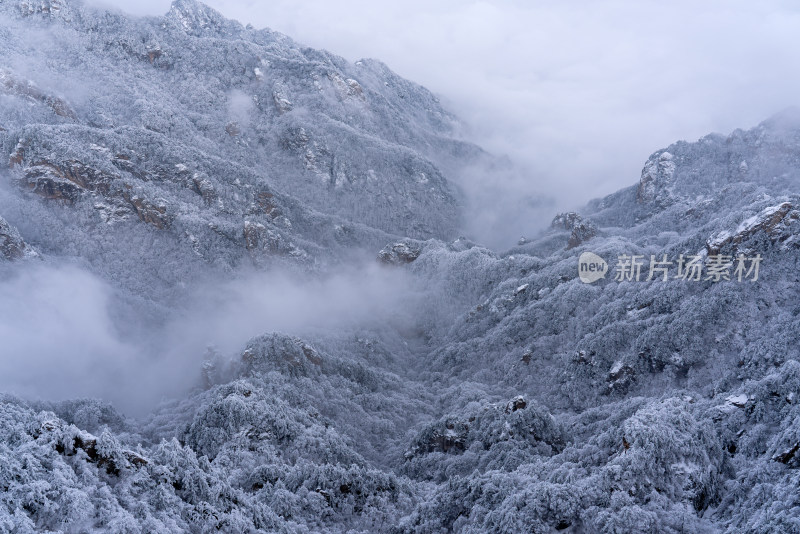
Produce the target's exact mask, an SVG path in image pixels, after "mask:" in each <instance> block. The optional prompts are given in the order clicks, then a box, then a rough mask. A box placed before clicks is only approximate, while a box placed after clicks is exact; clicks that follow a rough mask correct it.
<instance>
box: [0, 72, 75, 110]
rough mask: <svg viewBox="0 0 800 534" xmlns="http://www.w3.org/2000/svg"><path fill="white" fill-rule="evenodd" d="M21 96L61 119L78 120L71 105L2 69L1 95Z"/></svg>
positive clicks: (0, 79)
mask: <svg viewBox="0 0 800 534" xmlns="http://www.w3.org/2000/svg"><path fill="white" fill-rule="evenodd" d="M3 92H5V93H6V94H10V95H17V96H21V97H24V98H27V99H30V100H33V101H35V102H39V103H41V104H44V105H45V106H47V107H49V108H50V109H51V110H52V111H53V113H55V114H56V115H58V116H59V117H63V118H67V119H71V120H73V121H77V120H78V116H77V115H76V114H75V112H74V111H73V110H72V108H71V107H70V106H69V104H68V103H67V102H66V101H65V100H63V99H61V98H59V97H57V96H53V95H49V94H46V93H45V92H43V91H42V90H41V89H39V88H38V87H36V85H35V84H34V83H33V82H32V81H30V80H24V79H22V78H20V77H18V76H16V75H15V74H14V73H12V72H11V71H9V70H6V69H0V93H3Z"/></svg>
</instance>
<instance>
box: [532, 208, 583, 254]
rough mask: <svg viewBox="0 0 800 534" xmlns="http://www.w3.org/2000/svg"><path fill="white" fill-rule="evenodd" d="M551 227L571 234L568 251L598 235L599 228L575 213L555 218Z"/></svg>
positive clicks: (559, 215)
mask: <svg viewBox="0 0 800 534" xmlns="http://www.w3.org/2000/svg"><path fill="white" fill-rule="evenodd" d="M550 227H551V228H554V229H557V230H567V231H569V232H570V236H569V241H568V242H567V250H569V249H572V248H575V247H577V246H578V245H580V244H581V243H584V242H586V241H589V240H590V239H591V238H593V237H595V236H596V235H597V227H596V226H595V225H594V224H592V223H591V222H588V221H584V220H583V218H582V217H581V216H580V215H578V214H577V213H575V212H567V213H559V214H558V215H556V216H555V217H554V218H553V222H552V223H550ZM522 244H524V243H522Z"/></svg>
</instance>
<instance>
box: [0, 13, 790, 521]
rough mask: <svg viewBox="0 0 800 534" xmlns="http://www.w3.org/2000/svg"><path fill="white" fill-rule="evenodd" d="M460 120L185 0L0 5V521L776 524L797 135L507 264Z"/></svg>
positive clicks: (355, 69) (660, 159)
mask: <svg viewBox="0 0 800 534" xmlns="http://www.w3.org/2000/svg"><path fill="white" fill-rule="evenodd" d="M458 130H459V123H458V120H457V119H456V118H455V117H454V116H453V115H451V114H450V113H448V112H447V111H446V110H445V109H444V108H443V107H442V106H441V104H440V103H439V101H438V100H437V99H436V98H435V97H434V96H433V95H432V94H431V93H430V92H428V91H427V90H426V89H424V88H423V87H421V86H419V85H416V84H414V83H412V82H409V81H407V80H404V79H402V78H400V77H399V76H397V75H396V74H394V73H393V72H392V71H390V70H389V69H388V68H387V67H386V66H385V65H383V64H382V63H380V62H378V61H374V60H363V61H358V62H356V63H350V62H348V61H346V60H344V59H342V58H339V57H337V56H334V55H332V54H330V53H328V52H324V51H319V50H314V49H310V48H307V47H303V46H302V45H299V44H297V43H295V42H294V41H292V40H291V39H290V38H288V37H286V36H284V35H281V34H279V33H276V32H272V31H269V30H255V29H252V28H251V27H243V26H241V25H240V24H239V23H237V22H234V21H230V20H226V19H225V18H223V17H222V16H221V15H220V14H218V13H216V12H215V11H213V10H211V9H210V8H208V7H206V6H204V5H202V4H200V3H198V2H195V1H193V0H177V1H176V2H174V3H173V5H172V8H171V9H170V11H169V12H168V13H167V14H166V15H165V16H164V17H150V18H134V17H128V16H125V15H122V14H119V13H115V12H110V11H105V10H103V9H100V8H95V7H89V6H84V5H83V4H81V3H80V2H78V1H77V0H42V1H35V2H34V1H31V0H10V1H0V169H2V170H0V533H6V532H8V533H14V534H23V533H32V532H53V533H55V532H63V533H83V532H86V533H88V532H109V533H129V534H133V533H141V534H145V533H154V532H192V533H201V532H203V533H205V532H230V533H249V532H286V533H296V532H307V533H317V532H330V533H339V532H342V533H344V532H348V533H373V532H394V533H406V532H407V533H412V532H413V533H440V532H460V533H474V534H479V533H490V532H498V533H501V532H502V533H521V532H535V533H548V532H565V533H576V534H577V533H583V532H587V533H593V532H600V533H607V534H612V533H615V534H617V533H618V534H622V533H662V532H664V533H716V532H727V533H739V532H758V533H779V532H786V533H789V532H800V506H799V505H798V500H797V499H798V498H797V488H798V485H799V484H800V426H799V423H798V421H800V361H799V360H800V348H799V347H800V343H798V342H800V339H799V338H798V336H800V306H798V303H799V302H800V294H799V292H800V289H798V288H799V287H800V286H799V285H798V281H800V275H798V273H800V269H799V267H800V266H799V265H798V260H800V254H799V253H798V252H799V251H800V237H798V236H800V193H798V187H797V186H798V184H800V166H799V162H800V116H798V115H797V114H795V113H792V112H787V113H783V114H780V115H777V116H775V117H772V118H770V119H768V120H766V121H765V122H763V123H762V124H761V125H759V126H758V127H756V128H754V129H751V130H747V131H743V130H736V131H734V132H732V133H731V134H729V135H720V134H712V135H709V136H707V137H704V138H702V139H700V140H698V141H697V142H691V143H689V142H679V143H676V144H674V145H672V146H669V147H666V148H663V149H659V150H657V151H656V152H654V153H653V155H652V156H650V158H649V159H648V160H647V161H646V162H643V163H644V165H643V170H642V174H641V176H631V177H630V178H631V179H630V184H631V185H630V187H628V188H625V189H622V190H620V191H618V192H616V193H613V194H611V195H608V196H606V197H604V198H601V199H597V200H593V201H591V202H589V203H588V204H587V205H586V206H585V207H584V208H583V209H581V210H579V212H578V213H565V214H557V213H553V214H552V215H553V217H554V219H553V224H552V225H551V226H550V227H548V228H544V229H541V230H540V231H538V232H537V233H535V235H534V234H533V233H532V234H531V236H529V237H527V238H526V239H522V240H520V243H519V245H517V246H516V247H514V248H512V249H510V250H506V251H494V250H491V249H490V248H487V247H485V246H483V245H481V244H480V243H475V242H473V241H472V240H470V239H469V238H467V237H459V235H460V234H461V233H462V229H463V228H464V227H465V220H466V219H467V218H468V217H469V216H470V213H469V212H468V210H466V209H465V207H464V199H463V196H462V194H461V192H460V191H459V188H458V187H457V186H456V185H454V184H456V183H457V177H458V176H459V173H461V172H465V169H467V168H469V169H470V172H475V169H491V168H492V166H493V165H495V164H497V162H496V161H495V160H494V159H493V157H492V156H491V155H489V154H488V153H486V152H484V151H483V150H482V149H480V148H479V147H477V146H475V145H473V144H470V143H468V142H465V141H463V140H461V139H460V137H459V135H458ZM654 148H656V147H654ZM487 172H488V171H487ZM585 252H591V253H593V254H595V255H597V256H598V257H600V258H601V259H603V260H604V261H605V262H607V263H608V268H609V270H610V273H609V274H608V275H607V276H605V277H603V278H601V279H599V280H597V281H596V282H594V283H584V282H582V281H581V279H580V278H579V276H578V274H579V273H578V258H579V257H580V256H581V254H582V253H585ZM634 256H635V257H641V258H644V265H645V266H644V267H643V273H645V276H642V277H641V279H640V280H638V281H637V280H635V279H633V278H632V277H629V278H628V279H624V277H615V276H614V270H615V269H617V268H618V267H619V263H620V258H625V257H627V258H630V257H634ZM689 256H691V257H695V258H697V260H696V261H697V262H698V263H697V265H698V266H699V267H702V268H703V269H708V268H709V265H710V264H711V262H712V260H711V259H710V258H713V257H719V256H725V257H729V258H731V260H730V261H731V263H734V262H735V258H737V257H739V256H742V257H746V258H755V257H758V258H759V261H760V264H759V265H760V270H759V273H758V276H757V278H756V277H755V276H754V273H753V272H750V273H749V277H748V276H745V277H743V280H741V281H740V280H737V279H736V276H731V277H730V279H716V280H714V279H705V278H704V277H700V279H699V280H692V279H687V278H686V277H683V278H680V277H677V276H674V274H676V272H677V271H674V270H673V271H670V272H669V273H668V274H669V276H667V277H666V279H664V278H662V277H660V276H657V277H655V278H654V279H652V278H651V279H650V280H647V279H646V278H647V276H646V274H647V273H646V269H647V265H648V261H647V260H649V259H650V258H651V257H654V258H656V257H657V258H663V257H667V258H670V259H673V260H675V259H677V258H679V257H687V258H688V257H689ZM731 273H733V271H731Z"/></svg>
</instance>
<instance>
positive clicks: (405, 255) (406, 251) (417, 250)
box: [378, 240, 422, 265]
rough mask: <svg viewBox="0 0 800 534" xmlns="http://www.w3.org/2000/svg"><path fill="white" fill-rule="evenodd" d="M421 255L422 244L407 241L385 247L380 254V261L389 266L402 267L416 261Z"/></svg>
mask: <svg viewBox="0 0 800 534" xmlns="http://www.w3.org/2000/svg"><path fill="white" fill-rule="evenodd" d="M421 253H422V246H421V244H419V243H415V242H413V241H410V240H405V241H401V242H398V243H393V244H389V245H386V246H385V247H383V248H382V249H381V251H380V252H378V260H379V261H380V262H382V263H386V264H389V265H402V264H405V263H411V262H412V261H414V260H416V259H417V258H418V257H419V255H420V254H421Z"/></svg>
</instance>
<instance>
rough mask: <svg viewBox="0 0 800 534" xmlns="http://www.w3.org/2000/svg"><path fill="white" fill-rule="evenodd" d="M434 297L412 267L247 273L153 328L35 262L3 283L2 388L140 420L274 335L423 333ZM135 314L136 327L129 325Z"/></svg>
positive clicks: (97, 289)
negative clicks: (418, 329) (215, 360)
mask: <svg viewBox="0 0 800 534" xmlns="http://www.w3.org/2000/svg"><path fill="white" fill-rule="evenodd" d="M423 298H424V293H423V292H421V291H420V290H419V289H415V285H414V283H413V281H412V280H411V279H410V277H409V276H408V275H407V274H405V273H404V272H403V271H401V270H396V269H387V268H383V267H381V266H378V265H375V264H373V263H367V264H360V265H351V266H348V267H347V268H343V269H342V270H339V271H337V272H335V273H332V274H330V275H328V276H325V277H321V278H319V277H313V278H312V277H309V276H304V275H298V274H292V273H289V272H285V271H280V270H271V271H269V272H261V273H249V274H245V273H240V274H239V275H238V276H235V277H233V278H231V279H229V280H228V281H224V282H220V283H216V284H208V283H206V284H203V285H201V286H197V287H194V288H191V289H190V290H189V293H188V294H187V295H185V299H183V300H182V302H181V303H180V304H179V305H178V306H177V307H176V308H174V309H173V310H171V313H170V315H169V316H168V317H165V318H164V320H163V321H161V322H160V323H158V324H159V325H158V326H154V325H153V321H152V320H151V317H150V316H149V311H148V310H147V309H138V310H131V309H125V311H124V313H119V312H120V310H122V309H123V308H124V307H125V306H126V303H125V302H126V301H125V299H123V298H120V295H119V294H116V293H115V291H114V290H113V288H112V287H111V286H110V285H109V284H107V283H106V282H105V281H103V280H102V279H100V278H98V277H97V276H95V275H93V274H91V273H90V272H88V271H86V270H84V269H81V268H78V267H75V266H59V267H55V266H52V265H48V264H46V263H43V262H42V263H35V264H32V263H30V262H28V263H23V264H20V265H19V266H18V267H8V266H6V267H5V268H4V269H3V279H2V281H0V340H2V343H1V344H0V391H2V392H5V393H12V394H16V395H19V396H21V397H23V398H30V399H47V400H63V399H68V398H76V397H97V398H102V399H105V400H108V401H110V402H112V403H114V404H115V405H116V406H117V407H119V408H121V409H122V410H123V411H125V412H126V413H129V414H135V415H138V414H143V413H146V412H147V411H148V410H149V409H151V408H152V407H153V406H154V405H155V404H156V403H157V402H159V400H160V399H162V398H172V397H176V396H179V395H180V394H181V393H183V392H185V390H186V389H188V388H191V387H195V386H197V385H198V384H199V379H200V371H201V367H202V363H203V359H204V357H205V356H206V349H207V348H208V347H210V346H212V347H214V348H215V349H216V350H217V351H218V352H219V353H221V354H222V355H223V356H224V357H228V358H235V357H236V356H237V355H238V354H239V353H240V351H241V350H242V349H243V348H244V346H245V344H246V343H247V341H248V340H249V339H251V338H253V337H255V336H258V335H262V334H265V333H269V332H282V333H286V334H290V335H297V336H303V335H308V334H313V335H317V334H323V335H325V334H330V333H336V332H340V331H345V330H348V331H349V329H354V328H369V327H372V328H379V327H383V326H387V325H388V326H391V327H393V328H399V329H404V328H412V327H413V325H414V324H415V322H416V321H417V318H416V315H415V313H416V311H417V310H418V308H419V306H418V304H419V302H420V299H423ZM121 317H124V320H120V318H121Z"/></svg>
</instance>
